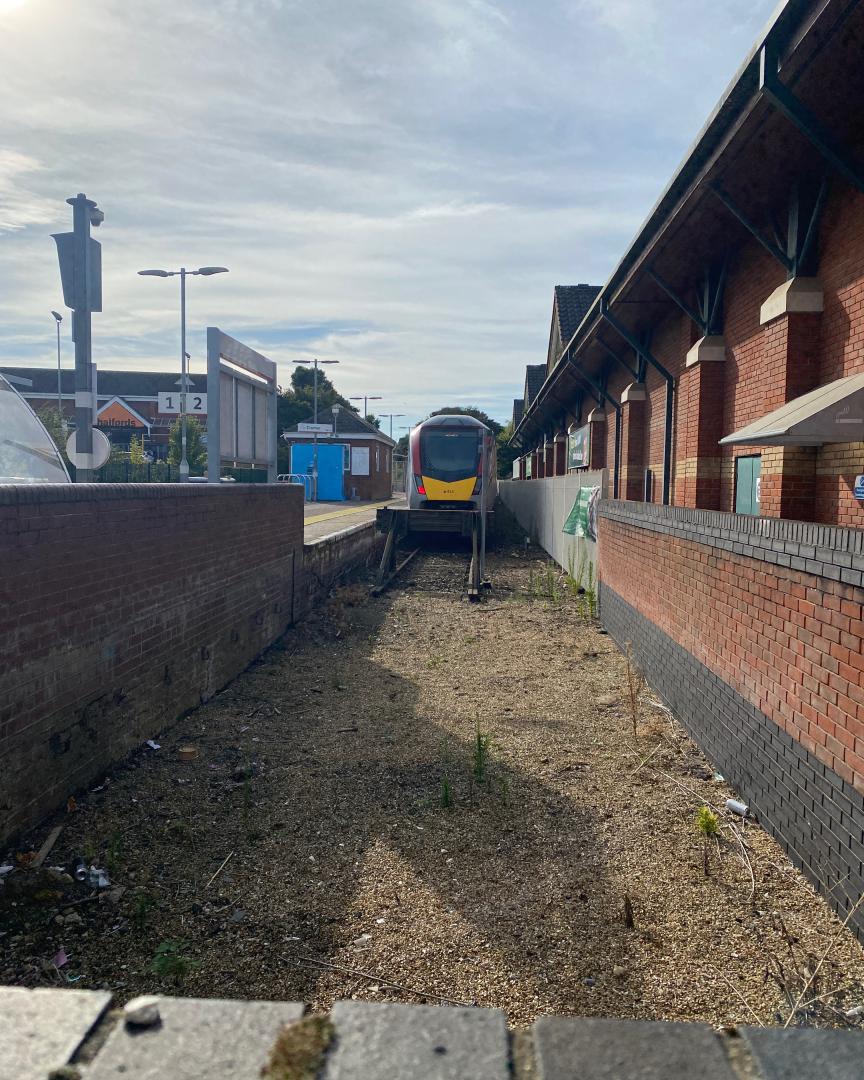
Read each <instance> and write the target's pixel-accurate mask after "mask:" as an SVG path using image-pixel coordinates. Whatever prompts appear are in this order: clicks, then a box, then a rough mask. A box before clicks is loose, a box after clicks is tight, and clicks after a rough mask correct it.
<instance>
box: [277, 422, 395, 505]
mask: <svg viewBox="0 0 864 1080" xmlns="http://www.w3.org/2000/svg"><path fill="white" fill-rule="evenodd" d="M331 416H332V414H330V413H329V412H328V413H327V414H326V415H325V413H324V412H323V411H321V412H319V415H318V420H319V422H321V423H328V422H330V421H331ZM305 422H306V423H311V422H312V417H311V416H310V417H309V418H308V420H307V421H305ZM282 439H283V440H284V441H285V442H286V443H288V445H289V447H293V446H300V447H303V446H305V447H308V446H310V445H311V443H312V435H311V434H309V432H304V431H298V430H297V426H296V425H295V426H294V427H293V428H288V429H287V430H286V431H285V432H283V434H282ZM318 441H319V445H321V446H331V445H334V444H338V445H341V446H342V447H343V448H344V451H343V456H342V459H341V460H342V462H343V463H344V464H343V466H342V473H343V476H342V482H341V492H342V494H341V496H338V495H337V496H336V497H337V498H339V497H341V498H346V499H350V498H357V499H389V498H390V495H391V493H392V491H393V448H394V447H395V446H396V443H395V441H394V440H393V439H390V438H388V437H387V436H386V435H385V434H384V432H383V431H379V430H378V428H376V427H375V426H374V425H373V424H369V423H367V422H366V421H365V420H364V419H363V418H362V417H361V416H358V415H357V413H355V412H354V411H353V410H348V409H342V410H341V411H340V412H339V415H338V417H337V419H336V422H335V425H334V426H333V428H332V429H331V430H330V431H328V432H322V433H320V434H319V435H318ZM307 457H308V454H306V455H305V456H304V462H305V461H306V458H307ZM295 465H296V460H295V456H294V455H292V468H291V471H292V472H294V471H297V470H296V469H295V468H294V466H295ZM319 467H320V468H324V462H323V459H322V460H321V461H320V462H319Z"/></svg>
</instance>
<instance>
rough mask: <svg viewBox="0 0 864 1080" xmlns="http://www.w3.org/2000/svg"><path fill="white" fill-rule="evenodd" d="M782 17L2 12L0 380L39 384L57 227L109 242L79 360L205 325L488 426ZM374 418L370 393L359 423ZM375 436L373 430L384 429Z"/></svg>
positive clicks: (572, 5) (508, 406)
mask: <svg viewBox="0 0 864 1080" xmlns="http://www.w3.org/2000/svg"><path fill="white" fill-rule="evenodd" d="M774 2H775V0H570V2H559V0H544V3H542V4H541V3H536V2H531V0H501V2H493V0H133V2H130V0H0V71H2V73H3V75H2V103H3V108H2V110H0V363H3V364H22V365H28V366H32V365H37V364H38V365H42V364H44V365H46V366H47V365H54V364H55V363H56V338H55V336H54V335H55V329H54V320H53V318H52V316H51V314H50V312H51V309H52V308H56V309H57V310H58V311H61V312H65V313H66V316H67V317H66V318H65V320H64V323H63V326H62V331H63V350H64V358H65V363H67V364H69V365H70V366H71V365H72V363H73V352H72V348H73V347H72V342H71V339H70V335H69V328H70V319H69V317H68V316H69V315H70V314H71V313H69V312H67V311H66V309H65V308H63V307H62V295H61V291H60V279H59V271H58V266H57V258H56V252H55V247H54V243H53V241H52V239H51V234H52V233H54V232H64V231H68V230H69V229H71V207H69V206H67V205H66V201H65V200H66V199H67V198H68V197H69V196H72V195H75V194H76V193H77V192H79V191H83V192H86V194H87V195H88V196H89V197H90V198H92V199H94V200H96V201H97V202H98V204H99V206H100V207H101V209H102V210H104V213H105V223H104V225H103V226H102V227H101V228H100V229H99V230H98V231H95V232H94V235H95V237H96V239H98V240H99V241H100V242H101V244H102V263H103V307H104V310H103V312H102V313H101V314H97V315H94V317H93V342H94V344H93V350H94V360H95V361H96V362H97V364H98V366H99V367H100V368H122V369H138V370H172V369H175V368H179V355H180V337H179V296H178V283H177V279H167V280H163V279H159V278H142V277H138V276H137V275H136V271H137V270H139V269H145V268H151V267H158V268H165V269H176V268H178V267H179V266H181V265H185V266H187V267H190V268H191V267H196V266H201V265H213V264H216V265H222V266H227V267H228V268H229V270H230V273H228V274H222V275H219V276H215V277H210V278H193V279H191V280H190V281H189V285H188V297H187V300H188V334H189V337H188V346H187V347H188V350H189V352H190V353H191V355H192V370H193V371H198V372H203V371H204V369H205V344H204V327H206V326H207V325H217V326H219V327H221V328H222V329H223V330H224V331H226V332H227V333H229V334H231V335H233V336H234V337H237V338H240V339H241V340H242V341H244V342H245V343H246V344H248V345H251V346H252V347H253V348H257V349H258V350H259V351H261V352H263V353H264V354H265V355H267V356H269V357H270V358H271V359H273V360H275V361H276V362H277V363H278V365H279V374H280V381H281V382H282V384H283V385H288V383H289V380H290V372H291V370H292V368H291V361H292V360H308V359H311V358H312V357H316V356H317V357H318V358H320V359H327V360H338V361H339V364H340V366H339V367H330V368H328V369H327V371H328V375H331V376H332V377H333V379H334V382H335V383H336V385H337V387H338V389H339V390H340V392H342V393H343V394H346V395H355V394H356V395H359V394H364V393H365V394H369V395H380V396H381V397H382V399H383V400H381V401H376V402H374V405H375V407H376V411H377V412H383V413H388V412H394V413H404V414H405V417H404V419H397V420H396V421H394V434H396V433H398V427H399V426H400V425H402V424H408V423H413V422H414V421H415V420H416V419H418V418H420V417H422V416H425V415H426V414H427V413H428V412H430V411H431V410H432V409H436V408H440V407H442V406H444V405H477V406H479V407H480V408H482V409H484V410H485V411H487V412H488V413H489V414H490V415H491V416H493V417H495V418H496V419H498V420H499V421H502V422H503V421H506V420H507V419H508V418H509V416H510V414H511V411H512V400H513V398H514V397H519V396H521V388H522V384H523V382H524V371H525V365H526V364H529V363H542V362H544V361H545V359H546V348H547V344H548V338H549V324H550V319H551V312H552V290H553V287H554V286H555V285H559V284H561V285H569V284H577V283H579V282H590V283H594V284H602V283H603V282H604V281H605V279H606V277H607V276H608V275H609V274H610V273H611V271H612V269H613V267H614V266H615V264H616V263H617V262H618V260H619V258H620V257H621V255H622V254H623V253H624V251H625V250H626V248H627V246H628V244H629V242H630V240H631V239H632V237H633V236H634V235H635V233H636V232H637V230H638V227H639V225H640V223H641V222H642V221H643V220H644V218H645V216H646V215H647V213H648V211H649V209H650V208H651V206H652V205H653V203H654V202H655V200H656V199H657V197H658V196H659V194H660V192H661V191H662V189H663V188H664V187H665V186H666V184H667V182H668V181H669V179H670V178H671V176H672V175H673V173H674V171H675V169H676V168H677V166H678V164H679V162H680V161H681V159H682V157H683V156H684V154H685V152H686V150H687V148H688V146H689V145H690V144H691V142H692V141H693V139H694V138H695V136H696V135H697V133H698V131H699V129H700V128H701V126H702V125H703V123H704V122H705V120H706V118H707V116H708V115H709V113H710V111H711V109H712V108H713V106H714V105H715V103H716V102H717V100H718V99H719V97H720V96H721V94H722V92H723V90H724V88H725V87H726V85H727V84H728V83H729V81H730V80H731V78H732V76H733V75H734V73H735V72H736V70H737V69H738V67H739V65H740V64H741V62H742V61H743V59H744V57H745V54H746V52H747V50H748V48H749V47H750V45H751V44H752V43H753V41H754V40H755V38H756V36H757V34H758V33H759V31H760V30H761V29H762V27H763V26H764V24H765V23H766V22H767V20H768V18H769V17H770V15H771V13H772V9H773V7H774ZM370 411H371V403H370ZM385 423H387V422H386V421H385Z"/></svg>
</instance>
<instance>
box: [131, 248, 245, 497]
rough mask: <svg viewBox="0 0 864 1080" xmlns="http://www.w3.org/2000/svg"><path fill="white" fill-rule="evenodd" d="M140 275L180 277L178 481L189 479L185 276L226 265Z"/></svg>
mask: <svg viewBox="0 0 864 1080" xmlns="http://www.w3.org/2000/svg"><path fill="white" fill-rule="evenodd" d="M138 273H139V275H140V276H141V277H163V278H165V277H179V278H180V482H181V483H183V482H184V481H186V480H188V479H189V461H188V459H187V457H186V390H187V383H188V376H187V374H186V360H187V357H188V354H187V352H186V278H187V277H212V275H213V274H227V273H228V267H227V266H199V267H198V269H197V270H187V269H186V267H185V266H181V267H180V269H179V270H139V271H138Z"/></svg>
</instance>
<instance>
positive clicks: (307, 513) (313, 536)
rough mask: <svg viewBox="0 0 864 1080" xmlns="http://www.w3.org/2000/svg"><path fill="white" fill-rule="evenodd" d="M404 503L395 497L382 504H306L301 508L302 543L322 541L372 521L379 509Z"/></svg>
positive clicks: (400, 496)
mask: <svg viewBox="0 0 864 1080" xmlns="http://www.w3.org/2000/svg"><path fill="white" fill-rule="evenodd" d="M404 502H405V496H404V495H397V496H395V497H394V498H392V499H387V500H384V501H383V502H341V503H306V505H305V506H304V507H303V539H304V542H305V543H307V544H308V543H309V542H310V541H312V540H323V539H324V538H325V537H327V536H333V535H334V534H336V533H341V532H345V530H346V529H353V528H354V527H355V526H357V525H362V524H366V523H367V522H370V521H374V520H375V515H376V513H377V511H378V509H379V507H382V506H399V505H402V504H404Z"/></svg>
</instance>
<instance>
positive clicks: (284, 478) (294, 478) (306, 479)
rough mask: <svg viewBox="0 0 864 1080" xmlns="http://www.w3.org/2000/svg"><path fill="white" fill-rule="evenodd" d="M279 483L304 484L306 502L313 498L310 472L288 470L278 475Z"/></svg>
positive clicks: (277, 481) (277, 480)
mask: <svg viewBox="0 0 864 1080" xmlns="http://www.w3.org/2000/svg"><path fill="white" fill-rule="evenodd" d="M276 483H277V484H302V485H303V492H304V495H305V498H306V502H310V501H311V499H312V476H311V475H310V474H309V473H294V472H286V473H279V475H278V476H277V477H276Z"/></svg>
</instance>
